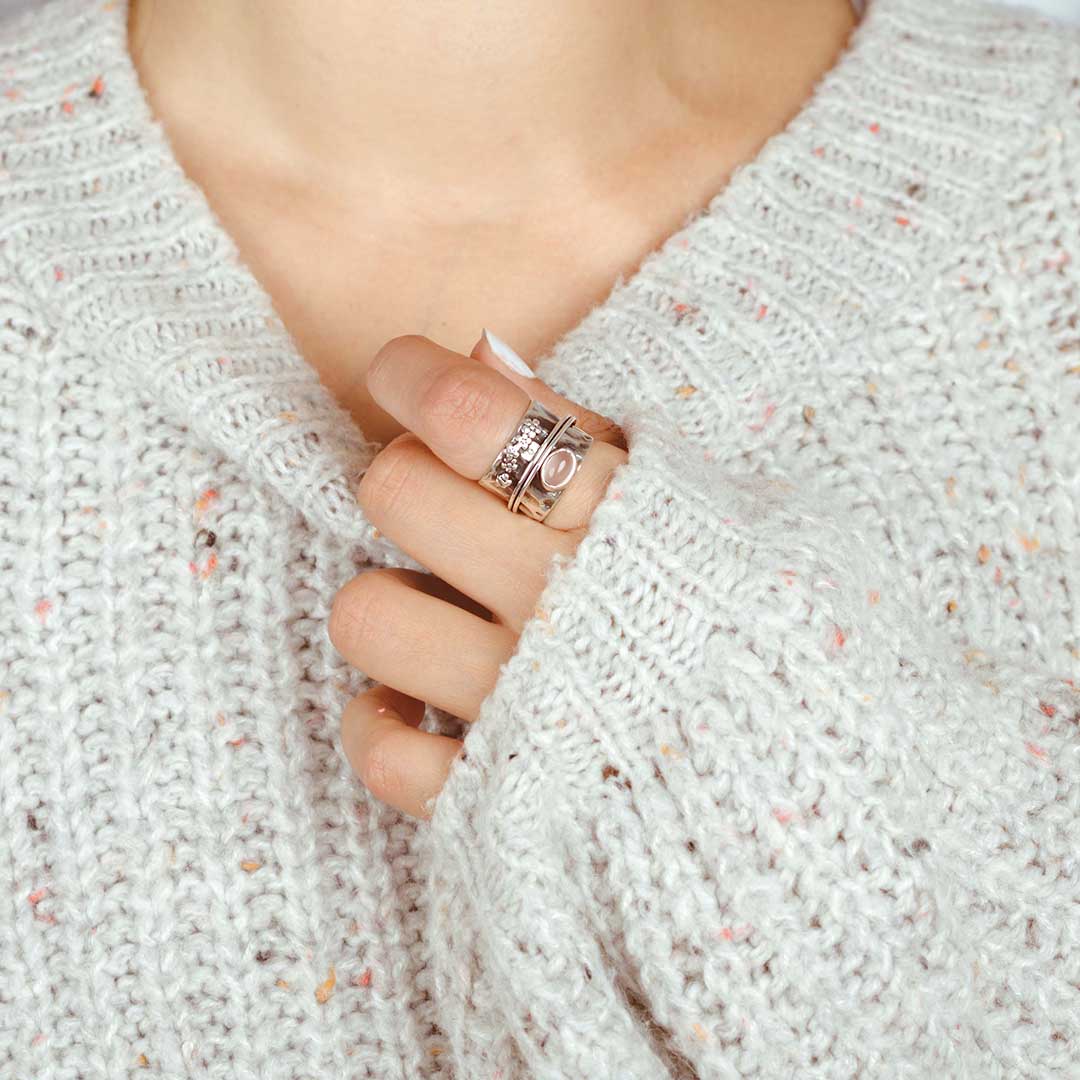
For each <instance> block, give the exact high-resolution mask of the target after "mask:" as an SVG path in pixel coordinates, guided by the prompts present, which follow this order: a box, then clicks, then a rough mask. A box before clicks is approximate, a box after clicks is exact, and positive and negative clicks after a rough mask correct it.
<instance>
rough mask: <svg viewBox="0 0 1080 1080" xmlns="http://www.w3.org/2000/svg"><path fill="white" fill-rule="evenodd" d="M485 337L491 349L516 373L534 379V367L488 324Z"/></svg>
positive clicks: (485, 328)
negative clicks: (494, 332)
mask: <svg viewBox="0 0 1080 1080" xmlns="http://www.w3.org/2000/svg"><path fill="white" fill-rule="evenodd" d="M483 337H484V339H485V340H486V341H487V343H488V345H489V346H491V351H492V352H493V353H494V354H495V355H496V356H497V357H498V358H499V359H500V360H501V361H502V362H503V363H504V364H505V365H506V366H507V367H508V368H509V369H510V370H511V371H513V372H514V373H515V374H517V375H525V376H526V377H527V378H530V379H534V378H536V376H535V375H534V374H533V369H532V368H531V367H529V365H528V364H526V363H525V361H524V360H522V359H521V357H520V356H518V354H517V353H516V352H514V350H513V349H511V348H510V346H509V345H507V344H506V342H505V341H503V339H502V338H501V337H497V336H496V335H495V334H493V333H492V332H491V331H490V330H489V329H488V328H487V327H486V326H485V327H484V334H483Z"/></svg>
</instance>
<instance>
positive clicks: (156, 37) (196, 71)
mask: <svg viewBox="0 0 1080 1080" xmlns="http://www.w3.org/2000/svg"><path fill="white" fill-rule="evenodd" d="M853 22H854V15H853V13H852V9H851V4H850V0H768V2H763V0H585V2H583V0H514V3H512V4H483V5H478V4H477V3H476V2H475V0H441V2H439V3H408V4H384V3H376V2H375V0H320V2H319V3H318V4H298V3H296V0H259V2H257V3H256V2H252V0H248V2H238V0H231V2H223V0H185V2H184V3H158V2H156V0H130V17H129V42H130V48H131V53H132V58H133V60H134V62H135V63H136V66H137V67H138V68H139V70H140V77H141V79H142V80H143V83H144V85H145V86H146V87H147V90H148V93H149V94H150V96H151V98H164V99H166V100H167V103H168V108H167V110H166V111H167V113H168V116H169V122H170V126H172V127H174V128H175V127H176V126H177V125H180V126H182V127H184V128H185V130H186V131H190V132H198V138H199V139H200V140H202V141H203V144H204V145H206V146H207V149H208V150H209V151H210V152H212V153H217V154H218V155H220V157H221V158H223V159H226V160H233V159H234V160H235V161H236V162H237V166H238V168H241V167H244V165H243V163H249V164H248V166H247V167H249V168H250V167H251V166H250V163H251V162H257V169H258V171H259V173H260V174H262V175H267V174H268V175H269V176H271V177H274V178H279V179H281V180H283V181H285V182H286V183H294V184H300V183H303V184H305V185H309V184H312V183H317V184H318V185H319V187H320V188H321V189H322V190H324V191H326V192H328V193H329V192H331V191H332V192H335V193H339V194H341V195H343V196H345V197H350V196H351V197H355V196H356V195H357V194H358V193H359V192H360V191H361V190H363V191H364V192H365V193H366V194H367V195H368V196H369V197H370V195H371V193H372V190H373V188H377V189H378V190H384V191H388V190H393V191H394V192H395V193H400V194H405V195H407V194H408V193H410V192H415V193H416V195H417V196H418V197H420V196H422V195H423V193H425V192H426V193H430V192H431V191H433V190H434V191H438V192H440V194H441V195H442V198H443V199H444V200H445V205H447V206H448V207H450V208H451V209H450V211H449V212H451V213H453V212H454V211H453V209H452V208H453V205H454V202H455V196H459V197H460V198H459V200H458V209H457V211H456V213H457V215H458V217H459V218H460V216H461V213H462V211H461V205H462V204H464V205H468V204H469V203H472V204H474V205H475V204H476V203H477V202H478V201H480V202H482V203H483V205H485V206H487V207H488V210H489V211H490V210H491V208H492V205H493V204H492V200H494V205H495V206H498V205H499V202H500V200H502V201H504V202H505V203H506V207H505V208H506V210H507V212H508V213H510V212H512V210H513V207H512V205H511V201H513V203H516V204H517V205H518V206H519V207H520V205H521V204H527V203H529V202H535V201H536V199H535V198H534V196H536V195H539V194H540V193H542V192H544V191H545V190H547V189H549V188H551V187H552V186H555V185H557V186H560V187H565V185H566V184H567V181H568V180H570V181H573V182H574V183H575V186H576V188H577V190H581V189H582V185H585V186H586V187H587V186H589V185H599V184H603V182H604V176H605V174H610V170H611V168H612V164H613V163H617V162H632V161H633V160H634V158H635V155H636V154H637V153H638V152H639V150H640V147H641V144H642V141H643V139H644V138H646V137H648V138H650V139H652V140H653V141H654V142H655V140H656V138H657V133H661V136H662V137H667V136H670V137H671V138H673V139H677V138H678V136H679V133H684V134H685V133H686V132H688V131H693V130H695V128H698V127H700V128H701V129H703V130H704V129H705V128H706V127H708V129H709V130H711V131H715V130H716V129H717V125H720V127H721V129H722V128H723V127H724V125H727V126H728V127H730V129H731V131H732V133H733V138H735V137H736V133H737V131H738V129H739V125H740V116H742V117H745V116H746V115H747V114H748V113H749V112H751V111H753V110H755V109H756V110H758V111H759V112H760V111H761V108H762V102H763V101H764V102H766V103H767V99H768V98H769V96H770V95H773V96H775V97H776V99H777V100H781V99H790V97H791V89H792V84H793V82H794V81H798V80H801V81H802V82H804V83H806V84H807V87H808V86H809V85H810V84H811V83H812V81H813V79H814V78H816V76H817V75H819V74H820V72H821V71H822V70H824V68H826V67H827V66H828V65H829V62H830V61H831V59H832V57H834V56H835V53H836V51H837V48H838V46H839V45H840V44H842V42H843V41H844V40H845V39H846V37H847V34H848V32H849V31H850V29H851V26H852V25H853ZM157 104H158V102H157V101H155V105H157ZM207 116H212V117H213V118H214V124H213V126H212V128H211V127H209V126H208V125H207V124H206V117H207ZM207 140H209V141H210V142H209V143H208V142H207ZM608 183H609V184H610V179H609V181H608ZM397 197H398V195H395V198H397Z"/></svg>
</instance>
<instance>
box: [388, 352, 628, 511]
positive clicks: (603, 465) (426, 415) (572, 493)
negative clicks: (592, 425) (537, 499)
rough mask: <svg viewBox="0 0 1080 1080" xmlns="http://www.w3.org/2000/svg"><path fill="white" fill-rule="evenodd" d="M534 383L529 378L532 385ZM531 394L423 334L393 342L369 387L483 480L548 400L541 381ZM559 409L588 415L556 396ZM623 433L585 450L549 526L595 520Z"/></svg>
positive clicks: (460, 468) (452, 463)
mask: <svg viewBox="0 0 1080 1080" xmlns="http://www.w3.org/2000/svg"><path fill="white" fill-rule="evenodd" d="M532 381H533V380H525V382H526V383H529V382H532ZM535 382H536V387H535V391H536V392H535V393H532V394H530V393H529V392H527V391H526V390H524V389H522V388H521V387H520V386H518V385H517V384H516V383H515V382H513V381H511V380H510V379H509V378H507V377H506V376H505V375H502V374H500V373H499V372H498V371H496V370H495V369H494V368H492V367H489V366H487V365H486V364H483V363H480V362H478V360H477V358H476V357H466V356H462V355H461V354H460V353H457V352H454V351H453V350H451V349H447V348H444V347H443V346H441V345H438V344H437V343H435V342H433V341H431V340H430V339H428V338H425V337H422V336H419V335H410V334H407V335H403V336H401V337H396V338H392V339H391V340H390V341H388V342H387V343H386V344H385V345H384V346H383V347H382V348H381V349H380V350H379V351H378V353H377V354H376V355H375V358H374V359H373V360H372V362H371V364H370V366H369V368H368V372H367V383H368V388H369V390H370V392H371V395H372V397H373V398H374V399H375V400H376V402H377V403H378V404H379V405H381V406H382V407H383V408H384V409H385V410H386V411H387V412H389V413H390V414H391V415H392V416H394V417H395V419H397V420H398V421H399V422H400V423H401V424H403V425H404V426H405V427H406V428H407V429H408V430H410V431H411V432H412V433H413V434H415V435H416V436H417V437H418V438H419V439H420V440H421V441H422V442H423V443H424V444H425V445H426V446H427V447H428V448H429V449H430V450H431V451H432V452H433V453H434V454H435V456H436V457H438V458H440V459H441V460H442V461H443V462H444V463H445V464H446V465H448V466H449V467H450V468H451V469H452V470H453V471H454V472H456V473H458V474H459V475H461V476H463V477H465V478H467V479H469V480H479V479H480V478H481V477H482V476H483V475H484V474H485V473H486V472H487V470H488V469H489V468H490V467H491V464H492V462H493V461H494V459H495V457H496V455H497V454H498V453H499V452H500V451H501V450H502V449H503V447H504V446H505V445H506V443H507V442H508V441H509V439H510V437H511V436H512V435H513V434H514V432H515V431H516V430H517V428H518V425H519V423H520V422H521V419H522V417H523V416H524V414H525V411H526V409H527V408H528V406H529V401H530V400H531V398H533V397H535V398H536V399H537V400H542V398H541V392H540V391H541V387H543V384H542V383H541V381H540V380H535ZM545 397H546V398H547V400H549V401H552V405H549V406H548V407H549V408H552V411H553V412H555V413H556V415H560V416H565V415H566V414H567V413H571V414H572V415H574V416H578V415H580V414H582V413H583V412H584V410H581V409H579V408H578V407H577V406H576V405H575V403H574V402H571V401H569V400H568V399H566V398H563V397H561V396H560V395H558V394H554V392H553V391H550V390H549V392H548V394H546V395H545ZM618 433H619V429H618V428H617V427H616V428H611V427H609V428H608V431H607V436H608V439H609V440H611V441H610V442H609V441H605V440H604V439H603V438H600V439H597V440H594V442H593V444H592V445H591V446H590V447H589V449H588V450H587V451H586V452H585V454H584V457H583V459H582V461H581V465H580V467H579V468H578V470H577V472H576V473H575V476H574V480H573V482H572V483H571V484H570V486H569V488H568V489H567V491H566V492H565V494H564V495H563V496H562V497H561V498H560V499H559V502H558V504H557V505H556V507H555V508H554V509H553V510H552V511H551V514H550V515H549V517H551V520H550V522H548V524H550V525H552V526H554V527H555V528H560V529H567V528H576V527H578V526H579V525H581V524H583V523H584V522H585V521H587V520H588V517H589V511H590V510H591V507H592V505H594V504H595V502H596V501H597V500H598V498H599V496H600V494H601V492H602V491H603V489H604V487H605V486H606V483H607V480H608V478H609V477H610V474H611V471H612V469H613V468H614V467H615V466H616V465H617V464H619V463H620V461H622V460H623V458H624V457H625V455H624V453H623V451H622V450H621V449H619V448H618V447H617V446H616V445H615V439H616V438H617V434H618Z"/></svg>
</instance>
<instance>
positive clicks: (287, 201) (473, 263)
mask: <svg viewBox="0 0 1080 1080" xmlns="http://www.w3.org/2000/svg"><path fill="white" fill-rule="evenodd" d="M485 20H486V21H485ZM853 24H854V17H853V15H852V11H851V8H850V4H849V3H848V0H592V2H590V3H582V2H581V0H515V3H514V4H512V5H503V6H502V7H501V9H496V8H493V7H492V6H491V5H477V4H475V3H474V2H472V0H442V2H440V3H433V4H405V5H393V4H376V3H375V2H374V0H321V2H320V3H319V4H312V5H303V4H298V3H296V0H258V2H255V0H229V2H224V3H223V2H221V0H186V2H185V3H183V4H178V3H162V2H160V0H132V3H131V15H130V20H129V39H130V48H131V52H132V56H133V59H134V61H135V64H136V67H137V69H138V72H139V76H140V79H141V81H142V83H143V85H144V87H145V88H146V91H147V95H148V98H149V99H150V102H151V106H152V108H153V109H154V111H155V113H156V115H157V116H158V117H159V118H160V119H161V121H162V123H163V125H164V127H165V129H166V130H167V132H168V134H169V137H170V141H171V142H172V145H173V149H174V152H175V153H176V156H177V158H178V159H179V161H180V163H181V165H182V166H183V167H184V169H185V171H186V172H187V173H188V175H189V176H191V177H192V178H193V179H194V180H195V181H196V182H197V183H198V184H199V186H200V187H201V188H202V189H203V191H204V192H205V193H206V195H207V198H208V200H209V202H210V203H211V205H212V207H213V209H214V210H215V212H216V213H217V215H218V216H219V218H220V219H221V221H222V223H223V224H224V225H225V227H226V229H227V230H228V231H229V233H230V234H231V235H232V237H233V238H234V240H235V241H236V243H237V246H238V248H239V251H240V254H241V257H242V258H243V259H244V261H245V262H246V264H247V265H248V266H249V267H250V268H251V269H252V271H253V273H254V274H255V276H256V277H257V278H258V279H259V281H260V283H261V284H262V285H263V287H264V288H265V289H266V291H267V292H268V293H269V295H270V296H271V298H272V299H273V301H274V304H275V307H276V309H277V311H278V312H279V314H280V315H281V317H282V319H283V321H284V322H285V325H286V326H287V327H288V329H289V331H290V332H291V333H292V335H293V337H294V339H295V340H296V342H297V345H298V347H299V348H300V351H301V352H302V353H303V355H304V356H305V358H306V359H307V360H308V361H309V362H310V363H311V364H312V365H313V366H314V367H315V368H316V369H317V370H318V372H319V374H320V377H321V378H322V380H323V382H324V383H326V385H327V386H328V387H329V388H330V389H331V391H332V392H333V393H334V394H335V396H336V397H338V399H339V400H341V401H342V403H343V404H345V405H346V407H347V408H348V409H349V410H350V412H351V413H352V415H353V416H354V418H355V419H356V421H357V423H358V424H359V425H360V427H361V429H362V430H363V431H364V432H365V433H366V434H367V435H368V436H369V437H370V438H373V439H376V440H377V441H378V442H380V443H386V442H389V441H390V440H391V439H392V438H393V437H395V436H396V435H398V434H400V433H401V432H402V430H403V428H402V426H401V424H400V423H399V422H398V421H397V420H396V419H395V418H394V417H393V416H391V415H390V414H389V413H388V412H386V411H385V410H384V409H382V408H381V407H380V406H379V405H378V404H377V403H376V402H375V401H374V399H373V397H372V395H371V394H370V393H369V392H368V390H367V386H366V381H365V373H366V370H367V366H368V364H369V363H370V362H371V359H372V357H373V356H374V355H375V353H376V351H377V350H378V348H379V347H380V346H381V345H382V344H383V343H384V342H386V341H387V340H388V339H390V338H392V337H394V336H396V335H399V334H405V333H415V334H423V335H425V336H427V337H430V338H432V339H433V340H436V341H438V342H440V343H441V344H443V345H445V346H447V347H449V348H452V349H455V350H457V351H459V352H462V353H468V351H469V349H470V348H471V346H472V344H473V343H474V342H475V341H476V338H477V335H478V333H479V331H480V328H481V327H483V326H490V327H492V328H493V329H494V330H495V331H496V332H497V333H498V334H499V335H500V336H501V337H503V338H504V339H506V340H507V341H511V342H513V343H514V346H515V348H516V349H517V350H518V352H519V353H521V354H522V355H523V356H524V357H526V358H529V357H535V356H538V355H540V354H542V353H543V352H544V351H545V350H546V349H547V348H548V347H549V346H550V345H551V344H552V343H553V342H554V341H556V340H558V338H560V337H561V336H562V335H563V334H564V333H565V332H566V331H567V330H569V329H570V328H571V327H573V326H574V325H576V324H577V322H579V321H580V319H581V318H582V317H583V316H584V315H585V314H586V312H587V311H588V310H589V309H590V308H591V307H592V306H593V305H595V304H596V303H598V302H599V301H601V300H603V299H604V298H605V297H606V296H607V294H608V292H609V291H610V288H611V285H612V283H613V282H614V281H615V279H616V277H617V276H618V275H619V273H622V274H624V275H629V274H630V273H631V272H632V271H633V270H634V269H635V268H636V267H637V266H638V265H639V264H640V262H641V260H642V259H643V258H644V256H645V255H646V254H648V253H649V252H650V251H651V250H653V249H654V248H655V247H657V246H659V244H660V243H661V242H662V241H663V240H664V239H665V238H666V237H667V236H668V235H670V233H672V232H673V231H675V230H676V229H677V228H678V227H679V226H680V225H681V224H682V223H683V222H684V221H685V219H686V218H687V217H688V216H689V215H690V214H691V213H692V212H694V211H696V210H697V209H699V208H700V207H701V206H703V205H704V204H705V203H706V202H707V201H708V199H709V198H710V196H711V195H713V194H715V193H716V192H717V191H719V190H720V189H721V188H722V187H723V186H724V184H725V182H726V180H727V178H728V177H729V175H730V173H731V171H732V170H733V168H734V167H735V166H736V165H738V164H740V163H742V162H744V161H746V160H748V159H750V158H752V157H753V156H754V154H755V153H756V152H757V150H758V149H759V148H760V146H761V145H762V143H763V142H764V141H765V140H766V139H767V138H768V137H769V136H770V135H771V134H773V133H774V132H776V131H778V130H779V129H780V128H782V127H783V126H784V124H785V123H786V122H787V121H788V120H789V119H790V118H791V116H793V115H794V113H795V112H797V111H798V109H799V108H800V107H801V105H802V103H803V102H804V101H805V99H806V97H807V96H808V94H809V92H810V89H811V87H812V86H813V84H814V82H815V81H816V80H817V78H818V77H819V76H820V75H821V74H822V73H823V72H824V71H825V70H826V69H828V68H829V67H830V66H831V65H832V63H833V62H834V61H835V59H836V56H837V54H838V52H839V51H840V49H841V48H842V47H843V45H844V43H845V42H846V40H847V37H848V34H849V33H850V30H851V28H852V26H853ZM208 117H212V118H213V123H207V118H208Z"/></svg>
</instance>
